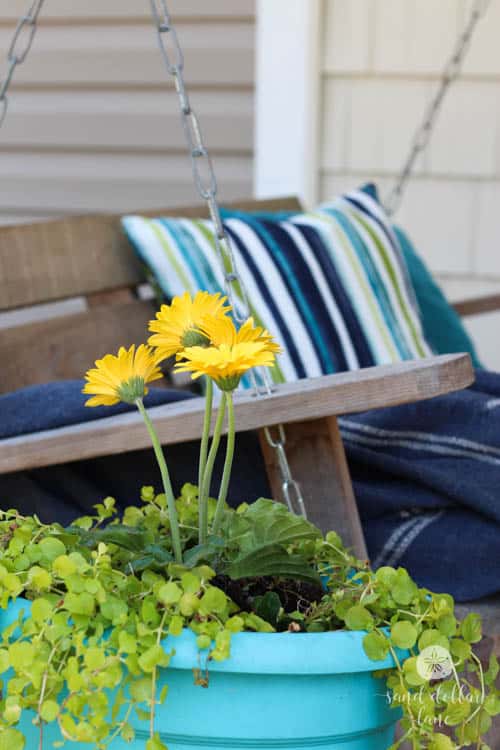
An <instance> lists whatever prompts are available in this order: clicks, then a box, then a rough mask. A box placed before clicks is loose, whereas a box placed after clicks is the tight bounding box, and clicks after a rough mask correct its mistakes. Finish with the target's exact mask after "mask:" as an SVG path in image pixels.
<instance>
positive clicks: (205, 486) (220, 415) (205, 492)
mask: <svg viewBox="0 0 500 750" xmlns="http://www.w3.org/2000/svg"><path fill="white" fill-rule="evenodd" d="M225 415H226V394H225V393H223V394H222V398H221V402H220V405H219V411H218V412H217V420H216V422H215V428H214V435H213V438H212V445H211V446H210V451H209V453H208V458H207V463H206V465H205V472H204V474H203V482H202V485H201V487H202V489H201V495H200V504H201V505H202V510H203V518H202V523H201V524H200V544H205V542H206V541H207V536H208V496H209V494H210V485H211V482H212V474H213V470H214V464H215V458H216V456H217V451H218V450H219V444H220V438H221V433H222V426H223V424H224V417H225Z"/></svg>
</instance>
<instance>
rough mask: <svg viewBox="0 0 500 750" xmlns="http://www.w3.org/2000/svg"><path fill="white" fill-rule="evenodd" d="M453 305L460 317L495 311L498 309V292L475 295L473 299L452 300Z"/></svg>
mask: <svg viewBox="0 0 500 750" xmlns="http://www.w3.org/2000/svg"><path fill="white" fill-rule="evenodd" d="M453 307H454V308H455V310H456V311H457V313H458V314H459V315H461V316H462V318H466V317H469V316H471V315H483V314H484V313H490V312H495V311H496V310H500V294H489V295H487V296H485V297H475V298H474V299H465V300H463V301H461V302H454V303H453Z"/></svg>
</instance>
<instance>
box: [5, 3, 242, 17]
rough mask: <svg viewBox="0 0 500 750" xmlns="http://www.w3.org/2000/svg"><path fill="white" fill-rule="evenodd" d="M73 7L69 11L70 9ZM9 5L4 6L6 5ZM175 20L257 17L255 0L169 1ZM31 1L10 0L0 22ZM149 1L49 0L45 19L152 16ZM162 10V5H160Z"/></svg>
mask: <svg viewBox="0 0 500 750" xmlns="http://www.w3.org/2000/svg"><path fill="white" fill-rule="evenodd" d="M70 4H71V5H73V6H74V7H72V8H71V9H70V11H68V6H69V5H70ZM5 5H7V3H4V6H5ZM168 6H169V8H170V12H171V14H172V17H173V18H174V20H175V18H176V17H182V18H193V19H194V20H195V21H196V20H197V19H199V18H220V17H224V18H230V19H232V18H253V15H254V1H253V0H169V3H168ZM27 7H28V2H27V0H8V7H2V8H0V21H2V20H10V19H17V18H19V16H20V15H21V14H22V13H24V12H25V11H26V8H27ZM149 7H150V5H149V0H86V1H85V2H82V3H79V2H68V0H45V5H44V9H43V14H42V21H43V20H44V19H45V18H49V19H54V18H56V19H63V20H65V21H67V20H71V19H78V20H89V19H102V18H113V19H119V18H137V17H149ZM158 7H160V3H158Z"/></svg>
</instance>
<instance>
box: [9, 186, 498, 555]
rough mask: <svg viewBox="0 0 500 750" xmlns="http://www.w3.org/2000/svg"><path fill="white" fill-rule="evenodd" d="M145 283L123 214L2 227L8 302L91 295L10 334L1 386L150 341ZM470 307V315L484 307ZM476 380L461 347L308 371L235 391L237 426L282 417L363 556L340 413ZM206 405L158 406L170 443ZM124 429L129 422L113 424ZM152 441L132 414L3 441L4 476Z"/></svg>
mask: <svg viewBox="0 0 500 750" xmlns="http://www.w3.org/2000/svg"><path fill="white" fill-rule="evenodd" d="M233 207H234V208H238V209H240V210H262V211H275V210H300V208H301V206H300V203H299V202H298V200H297V199H295V198H283V199H279V200H271V201H246V202H238V203H237V204H234V206H233ZM146 213H147V212H146ZM149 213H150V215H158V214H164V215H182V216H187V217H196V216H203V215H204V213H205V212H204V209H203V208H201V207H199V206H196V207H194V208H193V207H190V208H186V209H175V210H172V209H169V210H166V211H161V210H158V211H155V212H149ZM143 280H144V277H143V269H142V268H141V266H140V264H139V262H138V261H137V259H136V257H135V255H134V253H133V251H132V249H131V247H130V245H129V243H128V241H127V239H126V237H125V236H124V234H123V232H122V230H121V226H120V222H119V217H117V216H106V215H92V216H78V217H72V218H65V219H62V220H59V221H51V222H45V223H39V224H28V225H22V226H13V227H3V228H0V311H2V312H10V311H15V310H19V308H23V307H26V306H32V305H38V304H43V303H48V302H56V301H61V300H67V299H70V298H73V297H77V296H83V297H85V300H86V303H87V304H86V310H85V312H81V313H77V314H72V315H70V316H66V317H58V318H53V319H49V320H44V321H41V322H36V323H29V324H25V325H16V326H15V327H11V328H7V329H6V330H4V331H2V336H1V338H0V361H1V362H2V375H1V380H0V388H1V391H2V392H10V391H12V390H15V389H17V388H21V387H24V386H27V385H33V384H36V383H44V382H49V381H53V380H63V379H73V378H81V377H82V375H83V373H84V372H85V370H86V369H87V368H88V367H90V366H91V365H92V364H93V362H94V360H95V359H96V357H98V356H101V355H102V354H104V353H106V352H108V351H113V350H116V349H117V348H118V347H119V346H121V345H127V346H128V345H130V344H133V343H135V344H137V343H140V342H142V341H144V339H145V336H146V330H147V322H148V321H149V320H150V319H151V317H152V316H153V315H154V311H155V310H154V307H155V306H154V303H153V302H151V301H144V300H140V299H139V298H138V296H137V287H138V285H139V284H140V283H141V282H143ZM467 304H468V309H467V312H477V310H476V308H474V307H473V306H471V304H470V303H467ZM478 304H479V305H480V303H478ZM489 304H490V306H491V304H493V303H492V302H491V301H490V302H489ZM488 309H491V307H489V308H488ZM473 379H474V374H473V369H472V365H471V362H470V358H469V356H468V355H465V354H457V355H445V356H439V357H434V358H429V359H425V360H420V361H412V362H404V363H400V364H397V365H394V366H384V367H373V368H368V369H365V370H361V371H358V372H348V373H341V374H338V375H329V376H325V377H321V378H315V379H310V380H302V381H300V382H297V383H292V384H285V385H280V386H278V387H277V388H276V391H275V393H273V395H272V396H269V397H266V398H255V397H254V396H251V395H249V394H242V395H239V396H238V401H237V403H238V407H237V413H238V429H239V430H240V431H245V430H259V431H261V434H262V428H263V427H265V426H266V425H277V424H280V423H283V424H284V425H285V427H286V435H287V453H288V456H289V460H290V464H291V467H292V471H293V474H294V476H295V477H296V479H297V480H298V481H299V482H300V484H301V487H302V490H303V493H304V497H305V501H306V507H307V510H308V515H309V518H310V519H311V520H313V521H314V522H316V523H317V524H318V525H319V526H320V527H321V528H322V529H323V530H326V529H329V528H335V529H336V530H338V531H339V533H340V534H341V535H342V536H343V538H344V540H345V542H346V543H347V544H348V545H350V546H352V548H353V549H354V550H355V551H356V553H357V554H358V555H359V556H361V557H365V556H366V546H365V542H364V538H363V532H362V529H361V524H360V520H359V515H358V511H357V507H356V502H355V498H354V493H353V490H352V485H351V479H350V476H349V470H348V467H347V463H346V459H345V453H344V448H343V444H342V439H341V436H340V432H339V428H338V425H337V417H338V416H340V415H343V414H350V413H355V412H360V411H365V410H368V409H375V408H383V407H386V406H394V405H396V404H403V403H411V402H413V401H419V400H422V399H426V398H431V397H433V396H438V395H441V394H444V393H449V392H452V391H455V390H459V389H461V388H465V387H467V386H468V385H470V384H471V383H472V382H473ZM202 409H203V404H202V401H201V399H191V400H188V401H186V402H180V403H176V404H172V405H169V406H161V407H156V408H155V409H154V410H153V412H154V416H155V422H156V425H157V427H158V430H159V434H160V436H161V439H162V442H163V443H164V444H169V443H182V442H185V441H189V440H193V439H196V438H198V437H199V430H200V423H201V416H202ZM118 426H120V427H123V428H126V429H116V428H117V427H118ZM261 444H262V448H263V455H264V460H265V464H266V467H267V472H268V477H269V480H270V485H271V488H272V490H273V493H274V495H275V497H277V498H279V497H280V496H281V486H280V478H279V473H278V468H277V465H276V463H275V457H274V455H273V453H274V452H273V451H272V450H271V449H270V448H269V447H268V446H267V443H266V441H265V440H261ZM148 446H149V442H148V436H147V433H146V430H145V429H144V426H143V424H142V422H141V421H140V420H139V418H138V415H136V414H135V413H131V414H126V415H121V416H117V417H111V418H106V419H101V420H97V421H94V422H90V423H85V424H82V425H77V426H72V427H65V428H60V429H56V430H50V431H47V432H42V433H36V434H32V435H28V436H23V437H16V438H11V439H7V440H3V441H0V474H5V473H9V472H14V471H20V470H28V469H34V468H37V467H42V466H48V465H56V464H62V463H66V462H70V461H77V460H83V459H88V458H93V457H98V456H106V455H111V454H116V453H125V452H128V451H133V450H138V449H142V448H146V447H148Z"/></svg>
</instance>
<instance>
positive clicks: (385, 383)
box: [0, 354, 474, 473]
mask: <svg viewBox="0 0 500 750" xmlns="http://www.w3.org/2000/svg"><path fill="white" fill-rule="evenodd" d="M473 380H474V373H473V369H472V365H471V361H470V357H469V356H468V355H466V354H463V355H443V356H441V357H433V358H429V359H424V360H419V361H415V362H403V363H400V364H397V365H391V366H384V367H373V368H367V369H364V370H360V371H358V372H348V373H341V374H338V375H327V376H324V377H321V378H314V379H309V380H301V381H299V382H296V383H288V384H284V385H280V386H278V387H277V388H276V391H275V392H274V393H273V394H272V395H271V396H268V397H266V398H260V399H255V398H254V397H252V396H251V395H249V394H246V393H245V394H241V395H240V396H239V397H238V398H237V426H238V430H240V431H244V430H255V429H260V428H262V427H265V426H267V425H273V424H280V423H282V422H283V423H285V424H290V423H294V422H303V421H305V420H308V421H310V420H315V419H319V418H322V417H329V416H337V415H342V414H349V413H354V412H358V411H365V410H367V409H375V408H381V407H384V406H394V405H396V404H402V403H410V402H414V401H420V400H422V399H425V398H431V397H433V396H437V395H440V394H443V393H449V392H450V391H455V390H458V389H461V388H465V387H466V386H468V385H470V384H471V383H472V382H473ZM203 410H204V402H203V399H192V400H189V401H186V402H184V403H180V404H170V405H168V406H162V407H156V408H155V409H152V410H151V415H152V417H153V418H154V420H155V424H156V427H157V430H158V434H159V436H160V439H161V441H162V442H163V443H164V444H172V443H182V442H185V441H188V440H193V439H196V438H199V435H200V426H201V424H202V418H203ZM148 446H149V438H148V434H147V432H146V429H145V427H144V425H143V424H142V421H141V419H140V416H139V415H138V414H135V413H131V414H125V415H120V416H117V417H111V418H108V419H102V420H99V421H96V422H93V423H87V424H85V425H78V426H76V427H69V428H63V429H60V430H56V431H52V432H48V433H39V434H36V435H31V436H29V437H28V436H26V437H19V438H12V439H9V440H4V441H2V442H1V443H0V473H6V472H10V471H17V470H21V469H27V468H31V467H35V466H49V465H53V464H59V463H66V462H68V461H75V460H79V459H85V458H93V457H96V456H107V455H111V454H119V453H124V452H127V451H131V450H138V449H142V448H146V447H148ZM311 468H312V467H311Z"/></svg>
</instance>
